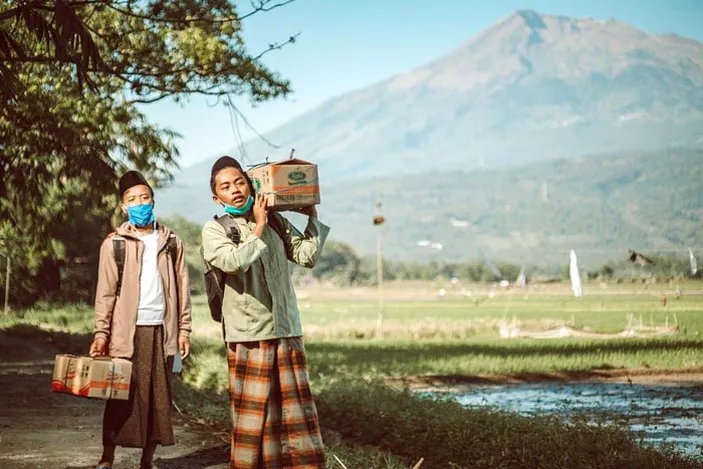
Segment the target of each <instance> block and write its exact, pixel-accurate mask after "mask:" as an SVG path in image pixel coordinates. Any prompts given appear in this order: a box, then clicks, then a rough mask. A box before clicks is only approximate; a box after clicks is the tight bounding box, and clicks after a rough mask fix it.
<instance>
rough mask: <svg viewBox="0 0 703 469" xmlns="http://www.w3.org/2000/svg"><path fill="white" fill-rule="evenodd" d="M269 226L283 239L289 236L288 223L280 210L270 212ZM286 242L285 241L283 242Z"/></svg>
mask: <svg viewBox="0 0 703 469" xmlns="http://www.w3.org/2000/svg"><path fill="white" fill-rule="evenodd" d="M268 222H269V226H270V227H271V228H272V229H273V231H275V232H276V234H277V235H278V237H279V238H281V241H283V240H285V239H286V238H287V237H288V232H287V230H286V224H285V222H284V221H283V216H282V215H281V214H279V213H278V212H269V214H268ZM283 244H284V245H285V244H286V243H285V242H284V243H283Z"/></svg>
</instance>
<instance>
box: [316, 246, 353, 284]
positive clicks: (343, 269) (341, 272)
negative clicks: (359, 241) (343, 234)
mask: <svg viewBox="0 0 703 469" xmlns="http://www.w3.org/2000/svg"><path fill="white" fill-rule="evenodd" d="M360 267H361V259H360V258H359V256H358V255H357V254H356V252H355V251H354V249H353V248H352V247H351V246H349V245H348V244H345V243H342V242H339V241H328V242H327V243H325V247H324V248H323V250H322V253H321V255H320V258H319V259H318V261H317V265H316V266H315V268H314V269H313V275H314V276H315V277H316V278H318V279H319V278H326V279H331V280H333V281H335V282H337V283H340V284H342V285H351V284H353V283H355V282H357V281H358V278H359V274H360Z"/></svg>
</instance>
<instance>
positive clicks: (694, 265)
mask: <svg viewBox="0 0 703 469" xmlns="http://www.w3.org/2000/svg"><path fill="white" fill-rule="evenodd" d="M688 255H689V256H690V258H691V275H696V273H697V272H698V262H696V256H694V255H693V249H691V248H688Z"/></svg>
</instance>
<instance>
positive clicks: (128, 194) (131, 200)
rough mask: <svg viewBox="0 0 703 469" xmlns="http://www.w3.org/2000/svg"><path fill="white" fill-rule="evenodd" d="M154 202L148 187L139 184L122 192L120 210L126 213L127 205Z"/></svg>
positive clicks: (132, 205)
mask: <svg viewBox="0 0 703 469" xmlns="http://www.w3.org/2000/svg"><path fill="white" fill-rule="evenodd" d="M152 203H154V198H153V197H152V196H151V190H150V189H149V187H147V186H144V185H140V186H134V187H130V188H129V189H127V190H126V191H125V193H124V194H122V211H123V212H125V213H127V207H134V206H136V205H146V204H152Z"/></svg>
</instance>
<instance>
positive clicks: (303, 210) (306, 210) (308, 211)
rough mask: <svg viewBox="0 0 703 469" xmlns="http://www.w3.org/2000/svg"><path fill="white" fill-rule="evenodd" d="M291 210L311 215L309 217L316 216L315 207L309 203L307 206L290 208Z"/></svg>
mask: <svg viewBox="0 0 703 469" xmlns="http://www.w3.org/2000/svg"><path fill="white" fill-rule="evenodd" d="M291 212H296V213H301V214H303V215H307V216H308V217H311V218H317V207H315V206H314V205H310V206H308V207H302V208H296V209H294V210H291Z"/></svg>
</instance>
